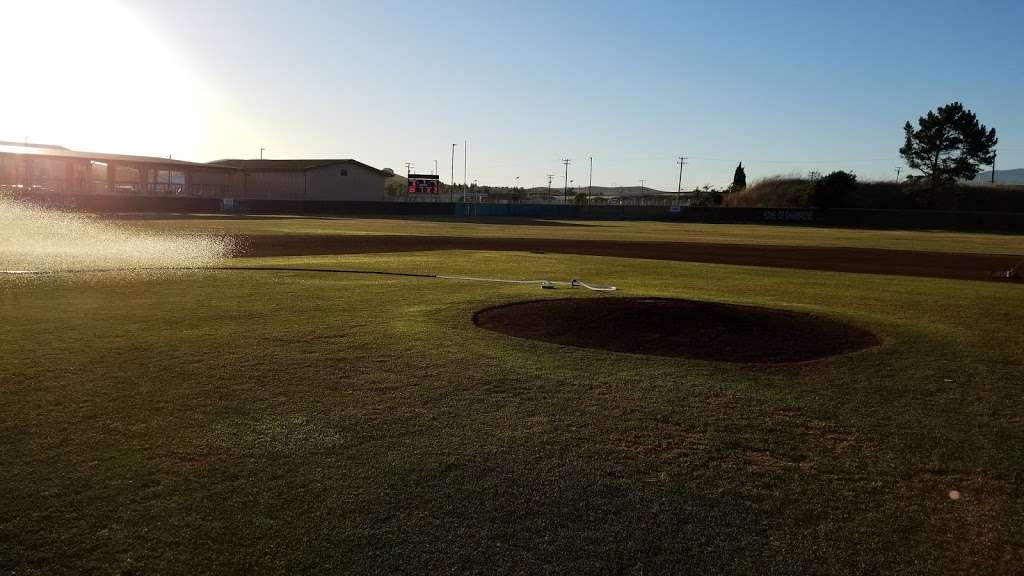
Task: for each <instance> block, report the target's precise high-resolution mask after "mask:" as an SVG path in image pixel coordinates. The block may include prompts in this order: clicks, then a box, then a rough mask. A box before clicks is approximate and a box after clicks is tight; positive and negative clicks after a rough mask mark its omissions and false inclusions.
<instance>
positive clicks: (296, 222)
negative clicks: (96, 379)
mask: <svg viewBox="0 0 1024 576" xmlns="http://www.w3.org/2000/svg"><path fill="white" fill-rule="evenodd" d="M132 225H134V226H139V227H143V228H146V229H155V230H173V231H181V230H187V231H193V232H202V233H210V234H411V235H419V236H460V237H506V238H507V237H513V238H563V239H578V240H647V241H670V242H714V243H726V244H770V245H781V246H830V247H849V248H885V249H893V250H924V251H936V252H967V253H977V254H1013V255H1021V256H1022V257H1024V235H1012V234H976V233H967V232H948V231H937V230H932V231H929V230H868V229H858V228H816V227H810V226H807V227H804V226H770V225H747V224H690V223H681V222H626V221H607V220H538V219H515V218H497V219H489V220H487V219H485V220H473V219H467V218H445V217H396V218H380V217H378V218H345V217H323V218H306V217H292V216H248V217H226V216H207V217H190V218H182V219H174V218H171V219H159V218H156V219H144V220H135V221H132Z"/></svg>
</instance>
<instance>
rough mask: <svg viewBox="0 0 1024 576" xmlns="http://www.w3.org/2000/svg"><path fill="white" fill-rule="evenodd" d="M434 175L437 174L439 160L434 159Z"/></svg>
mask: <svg viewBox="0 0 1024 576" xmlns="http://www.w3.org/2000/svg"><path fill="white" fill-rule="evenodd" d="M434 176H437V160H434Z"/></svg>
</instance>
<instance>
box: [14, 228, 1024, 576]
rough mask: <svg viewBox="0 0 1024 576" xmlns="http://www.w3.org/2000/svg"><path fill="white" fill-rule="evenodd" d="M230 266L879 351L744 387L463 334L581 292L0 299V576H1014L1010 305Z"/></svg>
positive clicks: (423, 266) (782, 280) (87, 278)
mask: <svg viewBox="0 0 1024 576" xmlns="http://www.w3.org/2000/svg"><path fill="white" fill-rule="evenodd" d="M268 222H271V223H273V222H274V221H268ZM342 225H343V223H337V224H334V223H331V226H342ZM395 225H396V226H397V225H398V223H395ZM369 226H370V227H373V226H376V225H369ZM673 226H677V225H673ZM553 228H555V227H546V228H545V230H549V229H553ZM518 229H519V228H517V230H518ZM573 229H574V230H575V228H573ZM773 230H774V229H773ZM779 230H783V229H779ZM800 230H803V229H800ZM236 263H237V264H238V265H243V266H244V265H270V264H273V265H290V266H304V267H339V268H350V269H365V270H387V271H402V272H417V273H429V274H439V273H440V274H455V275H463V274H467V275H474V276H479V275H481V274H486V275H487V276H493V277H504V278H551V279H565V280H567V279H569V278H570V277H580V278H584V279H588V280H592V281H594V282H599V283H611V284H616V285H618V286H620V287H621V288H622V292H620V293H618V294H617V295H623V296H633V295H652V296H667V297H682V298H698V299H708V300H716V301H724V302H732V303H741V304H757V305H762V306H770V307H779V308H787V309H796V310H802V311H809V312H813V313H819V314H826V315H828V316H831V317H836V318H839V319H843V320H846V321H849V322H852V323H855V324H857V325H860V326H864V327H867V328H869V329H871V330H873V331H875V332H876V333H877V334H879V335H880V336H881V337H882V339H883V340H884V344H883V345H882V346H880V347H878V348H874V349H870V350H866V351H863V352H859V353H855V354H851V355H847V356H839V357H834V358H831V359H826V360H820V361H815V362H810V363H805V364H796V365H789V366H772V367H766V366H751V365H733V364H720V363H709V362H700V361H691V360H682V359H669V358H653V357H644V356H636V355H627V354H617V353H610V352H603V351H597V350H584V349H577V348H571V347H562V346H557V345H553V344H545V343H540V342H531V341H526V340H520V339H516V338H511V337H508V336H503V335H500V334H496V333H491V332H487V331H483V330H480V329H478V328H476V327H475V326H474V325H473V324H472V321H471V316H472V314H473V312H474V311H475V310H477V309H480V308H483V307H486V306H491V305H495V304H501V303H505V302H512V301H516V300H525V299H536V298H553V297H565V296H567V295H572V296H580V297H595V298H603V297H614V296H606V295H598V294H594V293H589V292H582V291H572V292H569V291H567V290H557V291H553V292H552V291H544V290H540V289H538V288H535V287H519V286H508V285H502V284H489V283H474V282H463V281H444V280H436V279H415V278H396V277H377V276H356V275H334V274H314V273H302V272H255V271H253V272H248V271H247V272H197V273H191V274H186V273H165V274H159V275H146V276H136V277H126V276H115V275H102V274H84V275H77V276H71V275H67V276H58V277H45V278H41V277H40V278H19V279H13V278H2V277H0V341H2V342H3V346H2V349H0V365H2V366H3V372H2V374H0V398H2V401H0V456H2V458H3V462H4V464H3V466H2V467H0V494H3V497H2V498H0V571H3V572H5V573H13V574H64V573H67V574H77V573H137V574H144V573H145V574H149V573H180V574H201V573H220V574H223V573H238V574H242V573H246V574H248V573H292V574H294V573H344V572H352V573H431V574H436V573H523V574H527V573H529V574H533V573H541V572H561V573H622V572H628V573H643V574H650V573H670V574H675V573H683V572H688V573H702V574H713V573H749V574H765V573H792V574H798V573H819V574H853V573H862V574H876V573H887V574H922V573H929V574H933V573H934V574H940V573H946V574H965V573H986V574H996V573H1004V574H1012V573H1015V572H1019V569H1020V567H1021V566H1024V535H1022V531H1021V530H1020V526H1022V525H1024V476H1022V473H1024V418H1022V416H1021V415H1022V414H1024V395H1022V374H1024V370H1022V368H1024V360H1022V357H1021V351H1022V350H1024V330H1021V326H1024V307H1022V306H1021V305H1020V304H1021V302H1022V295H1024V292H1022V291H1021V286H1019V285H1005V284H996V283H984V282H965V281H953V280H933V279H919V278H903V277H886V276H877V275H856V274H841V273H831V272H808V271H793V270H783V269H767V268H746V267H736V266H725V265H701V264H692V263H685V262H664V261H647V260H626V259H616V258H602V257H585V256H569V255H553V254H526V253H507V252H503V253H491V252H461V251H456V252H430V253H403V254H390V255H354V256H343V257H315V258H314V257H308V258H278V259H260V260H255V259H253V260H240V261H237V262H236ZM680 329H685V327H682V326H681V327H680ZM951 490H957V491H959V493H960V494H961V497H960V499H959V500H952V499H951V498H950V497H949V492H950V491H951Z"/></svg>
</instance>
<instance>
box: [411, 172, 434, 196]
mask: <svg viewBox="0 0 1024 576" xmlns="http://www.w3.org/2000/svg"><path fill="white" fill-rule="evenodd" d="M406 191H407V192H408V193H409V194H440V193H441V177H440V176H438V175H436V174H409V187H408V189H407V190H406Z"/></svg>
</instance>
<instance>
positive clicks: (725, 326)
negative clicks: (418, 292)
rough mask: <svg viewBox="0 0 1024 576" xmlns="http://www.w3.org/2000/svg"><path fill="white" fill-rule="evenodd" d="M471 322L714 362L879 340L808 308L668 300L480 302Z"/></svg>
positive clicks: (835, 350)
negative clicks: (803, 310)
mask: <svg viewBox="0 0 1024 576" xmlns="http://www.w3.org/2000/svg"><path fill="white" fill-rule="evenodd" d="M473 321H474V322H475V323H476V325H477V326H479V327H481V328H485V329H487V330H491V331H494V332H500V333H502V334H508V335H510V336H517V337H520V338H528V339H531V340H541V341H544V342H551V343H554V344H562V345H566V346H576V347H580V348H596V349H600V350H610V351H613V352H626V353H633V354H649V355H653V356H670V357H681V358H692V359H699V360H712V361H718V362H750V363H784V362H801V361H806V360H815V359H818V358H825V357H828V356H834V355H836V354H843V353H848V352H853V351H856V350H861V349H864V348H868V347H871V346H875V345H878V344H879V343H880V340H879V339H878V337H877V336H875V335H874V334H872V333H871V332H868V331H867V330H864V329H861V328H858V327H856V326H851V325H849V324H845V323H842V322H839V321H836V320H832V319H829V318H823V317H821V316H816V315H813V314H806V313H801V312H792V311H788V310H775V309H770V308H760V307H754V306H737V305H733V304H721V303H716V302H700V301H695V300H679V299H668V298H565V299H555V300H534V301H529V302H518V303H514V304H507V305H503V306H496V307H493V308H486V309H484V310H481V311H479V312H477V313H476V314H475V315H474V317H473Z"/></svg>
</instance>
